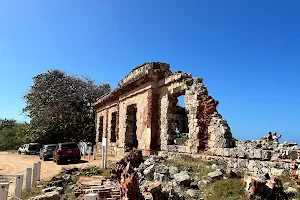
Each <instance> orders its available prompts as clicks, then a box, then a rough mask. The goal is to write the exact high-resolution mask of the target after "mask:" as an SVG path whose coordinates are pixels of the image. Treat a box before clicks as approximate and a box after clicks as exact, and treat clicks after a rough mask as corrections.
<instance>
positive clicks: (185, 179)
mask: <svg viewBox="0 0 300 200" xmlns="http://www.w3.org/2000/svg"><path fill="white" fill-rule="evenodd" d="M174 180H175V181H176V183H177V184H179V185H184V186H189V184H190V183H191V178H190V176H189V174H188V172H187V171H181V172H180V173H177V174H174Z"/></svg>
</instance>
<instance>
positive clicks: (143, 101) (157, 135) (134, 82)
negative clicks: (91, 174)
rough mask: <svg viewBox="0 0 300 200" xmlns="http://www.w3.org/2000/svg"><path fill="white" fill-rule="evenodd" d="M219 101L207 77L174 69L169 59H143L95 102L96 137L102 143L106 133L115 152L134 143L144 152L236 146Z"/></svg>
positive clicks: (198, 150) (98, 142) (112, 152)
mask: <svg viewBox="0 0 300 200" xmlns="http://www.w3.org/2000/svg"><path fill="white" fill-rule="evenodd" d="M179 96H184V102H185V105H186V107H185V108H183V107H180V106H179V104H178V97H179ZM217 105H218V102H217V101H216V100H214V99H213V98H212V97H211V96H209V94H208V90H207V88H206V86H205V85H204V84H203V82H202V78H192V76H191V74H187V73H183V72H180V71H179V72H171V70H170V65H169V64H167V63H160V62H152V63H144V64H142V65H140V66H138V67H136V68H134V69H133V70H132V71H131V72H130V73H129V74H128V75H127V76H126V77H125V78H123V79H122V80H121V81H120V82H119V84H118V87H117V88H116V89H114V90H113V91H112V92H111V93H109V94H108V95H106V96H104V97H102V98H100V99H99V100H97V102H95V103H94V104H93V106H94V109H95V111H96V130H97V133H96V134H97V136H96V142H97V145H99V146H100V145H101V142H102V137H106V138H107V141H108V147H109V153H110V154H123V153H124V152H125V151H126V150H128V149H130V148H133V147H137V148H138V149H141V150H143V153H144V154H145V155H149V154H151V153H156V152H158V151H169V152H170V151H171V152H172V151H173V152H182V153H198V152H203V151H206V150H208V149H210V148H228V147H233V146H234V140H233V138H232V134H231V131H230V128H229V126H228V124H227V122H226V121H225V120H224V119H223V118H222V116H221V115H220V114H218V111H217Z"/></svg>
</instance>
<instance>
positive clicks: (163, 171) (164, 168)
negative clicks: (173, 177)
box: [155, 164, 169, 174]
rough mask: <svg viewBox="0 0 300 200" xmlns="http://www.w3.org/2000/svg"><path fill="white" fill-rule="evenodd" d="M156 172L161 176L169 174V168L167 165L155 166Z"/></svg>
mask: <svg viewBox="0 0 300 200" xmlns="http://www.w3.org/2000/svg"><path fill="white" fill-rule="evenodd" d="M155 172H157V173H159V174H169V167H168V166H166V165H162V164H161V165H157V166H155Z"/></svg>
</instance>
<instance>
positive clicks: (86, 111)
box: [23, 70, 110, 143]
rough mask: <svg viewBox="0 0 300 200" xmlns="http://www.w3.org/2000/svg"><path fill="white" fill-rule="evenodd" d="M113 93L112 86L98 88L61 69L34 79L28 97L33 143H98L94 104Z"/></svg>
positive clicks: (27, 106) (26, 99)
mask: <svg viewBox="0 0 300 200" xmlns="http://www.w3.org/2000/svg"><path fill="white" fill-rule="evenodd" d="M109 91H110V86H109V84H101V85H96V84H95V82H94V81H93V80H91V79H90V78H86V77H83V78H78V77H77V76H71V75H67V74H66V73H64V72H62V71H59V70H49V71H48V72H47V73H42V74H39V75H37V76H35V77H33V85H32V86H31V87H30V89H29V91H28V92H27V94H26V95H25V96H24V99H25V101H26V107H25V108H24V110H23V111H24V112H25V113H27V115H28V116H29V117H30V118H31V122H30V124H31V133H30V134H29V135H28V136H29V139H30V140H31V141H36V142H41V143H57V142H66V141H76V142H78V141H90V142H94V141H95V126H94V125H95V122H94V112H93V109H92V107H91V104H92V103H93V102H95V101H96V99H97V98H99V97H101V96H103V95H105V94H107V93H108V92H109Z"/></svg>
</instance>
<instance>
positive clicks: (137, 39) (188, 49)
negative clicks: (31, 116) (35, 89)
mask: <svg viewBox="0 0 300 200" xmlns="http://www.w3.org/2000/svg"><path fill="white" fill-rule="evenodd" d="M299 8H300V2H299V1H296V0H291V1H275V0H272V1H271V0H264V1H261V0H252V1H242V0H236V1H233V0H232V1H231V0H229V1H224V0H220V1H217V0H212V1H200V0H190V1H174V0H164V1H159V0H148V1H146V0H128V1H125V0H95V1H92V0H87V1H81V0H80V1H79V0H72V1H71V0H51V1H50V0H44V1H38V0H36V1H32V0H27V1H19V0H18V1H17V0H9V1H4V0H3V1H0V85H1V86H0V94H1V97H0V118H4V117H6V118H15V119H17V120H19V121H22V120H24V116H22V115H21V110H22V108H23V107H24V106H25V104H24V102H23V100H22V99H21V98H20V97H21V96H22V95H23V94H24V93H25V92H26V90H27V89H28V88H29V86H30V85H31V84H32V79H31V78H32V77H33V76H34V75H36V74H38V73H41V72H46V71H47V70H48V69H53V68H58V69H61V70H64V71H66V72H67V73H70V74H78V75H85V76H89V77H91V78H93V79H95V80H96V81H97V83H100V82H105V83H106V82H107V83H110V84H111V86H112V87H115V86H116V85H117V83H118V81H119V80H120V79H121V78H122V77H124V76H125V75H126V74H127V73H128V72H129V71H130V70H131V69H132V68H133V67H134V66H136V65H139V64H141V63H143V62H146V61H162V62H168V63H170V64H171V68H172V70H174V71H175V70H182V71H185V72H190V73H192V74H193V76H195V77H203V78H204V82H205V84H206V85H207V86H208V89H209V92H210V95H212V96H213V97H214V98H215V99H217V100H219V101H220V104H219V107H218V108H219V112H220V113H221V114H222V115H223V117H224V118H225V119H227V120H228V122H229V124H230V126H231V128H232V132H233V134H234V136H235V137H237V138H239V139H257V138H259V137H261V136H263V135H267V133H268V131H277V132H282V133H283V134H284V137H283V140H294V141H297V142H298V143H300V126H299V125H300V123H299V122H300V117H299V116H300V106H299V103H300V66H299V65H300V26H299V21H300V13H299Z"/></svg>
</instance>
